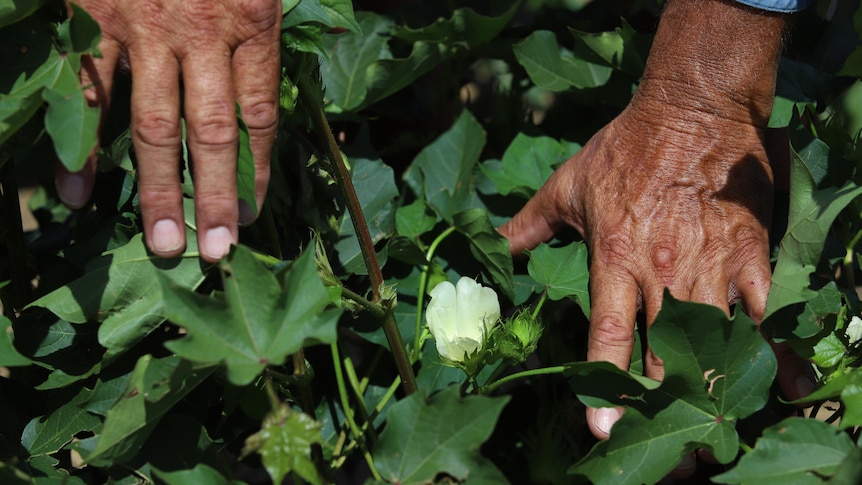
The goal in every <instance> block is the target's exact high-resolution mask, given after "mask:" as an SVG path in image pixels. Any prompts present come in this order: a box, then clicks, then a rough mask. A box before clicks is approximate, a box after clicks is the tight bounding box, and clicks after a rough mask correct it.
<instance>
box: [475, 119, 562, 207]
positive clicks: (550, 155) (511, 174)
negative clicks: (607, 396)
mask: <svg viewBox="0 0 862 485" xmlns="http://www.w3.org/2000/svg"><path fill="white" fill-rule="evenodd" d="M570 155H571V154H570V153H566V147H565V146H564V145H563V144H562V143H560V142H558V141H557V140H554V139H553V138H551V137H547V136H535V137H533V136H529V135H526V134H524V133H518V135H517V136H516V137H515V139H514V140H513V141H512V143H511V144H510V145H509V147H508V148H506V152H505V153H504V154H503V160H502V161H501V162H497V161H495V160H489V161H486V162H484V163H483V164H482V165H481V166H480V167H481V168H482V171H483V172H484V173H485V175H487V176H488V178H489V179H491V181H492V182H494V185H495V186H496V187H497V191H499V193H500V194H502V195H508V194H512V193H513V194H515V195H517V196H519V197H523V198H525V199H529V198H530V197H532V196H533V194H535V193H536V191H537V190H539V188H540V187H542V185H545V182H546V181H547V180H548V178H549V177H550V176H551V174H552V173H554V169H555V168H556V167H558V166H559V165H560V164H561V163H563V162H564V161H565V160H566V157H567V156H570Z"/></svg>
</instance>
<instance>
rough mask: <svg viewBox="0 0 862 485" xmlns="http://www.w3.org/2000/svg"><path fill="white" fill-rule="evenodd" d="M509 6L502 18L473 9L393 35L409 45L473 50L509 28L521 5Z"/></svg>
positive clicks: (459, 11)
mask: <svg viewBox="0 0 862 485" xmlns="http://www.w3.org/2000/svg"><path fill="white" fill-rule="evenodd" d="M501 3H502V2H501ZM508 4H509V6H508V7H507V8H506V10H505V11H503V12H502V13H501V14H500V15H498V16H488V15H481V14H478V13H476V11H475V10H473V9H472V8H459V9H457V10H455V11H454V12H452V16H451V17H449V18H440V19H437V20H436V21H435V22H434V23H432V24H431V25H428V26H425V27H422V28H418V29H414V28H409V27H402V28H399V29H396V30H395V31H394V32H393V35H394V36H395V37H397V38H399V39H402V40H405V41H407V42H428V43H432V44H433V43H447V44H454V45H457V46H461V47H463V48H467V49H472V48H475V47H478V46H480V45H482V44H486V43H488V42H490V41H491V40H492V39H493V38H494V37H495V36H497V34H499V33H500V31H502V30H503V28H504V27H506V25H507V24H508V23H509V20H511V19H512V17H513V16H514V14H515V12H517V9H518V7H519V6H520V2H517V1H511V0H509V1H508Z"/></svg>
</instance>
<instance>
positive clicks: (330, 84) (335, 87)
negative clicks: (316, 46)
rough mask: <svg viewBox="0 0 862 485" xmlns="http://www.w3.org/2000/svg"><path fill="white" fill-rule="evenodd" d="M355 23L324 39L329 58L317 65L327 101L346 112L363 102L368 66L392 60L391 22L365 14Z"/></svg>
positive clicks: (366, 92) (384, 18)
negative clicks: (352, 28)
mask: <svg viewBox="0 0 862 485" xmlns="http://www.w3.org/2000/svg"><path fill="white" fill-rule="evenodd" d="M303 3H304V2H303ZM300 5H302V3H300ZM356 20H357V22H358V29H357V30H356V31H354V32H350V33H344V34H341V35H338V36H332V37H329V36H327V37H324V39H323V42H324V46H325V48H326V51H327V52H328V53H329V59H322V60H321V64H320V75H321V77H323V83H324V84H325V85H326V97H327V99H329V100H330V101H332V102H333V103H334V104H335V105H337V106H338V107H340V108H341V109H344V110H347V111H349V110H352V109H355V108H358V107H359V106H360V105H361V104H362V102H363V101H365V97H366V96H367V94H368V80H367V74H366V73H367V71H368V69H369V68H370V67H371V65H372V64H373V63H374V62H376V61H377V60H378V59H388V58H391V57H392V54H391V53H390V52H389V48H388V47H387V46H386V43H387V41H388V37H389V34H390V32H391V30H392V26H393V23H392V21H391V20H389V19H387V18H386V17H382V16H380V15H376V14H373V13H369V12H359V13H358V14H357V16H356Z"/></svg>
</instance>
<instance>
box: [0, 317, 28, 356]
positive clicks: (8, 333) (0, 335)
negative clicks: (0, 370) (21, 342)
mask: <svg viewBox="0 0 862 485" xmlns="http://www.w3.org/2000/svg"><path fill="white" fill-rule="evenodd" d="M14 341H15V334H14V333H13V332H12V322H11V321H10V320H9V319H8V318H6V317H4V316H3V315H0V367H18V366H27V365H30V364H32V363H33V361H31V360H30V359H28V358H27V357H24V356H23V355H21V354H20V353H19V352H18V349H16V348H15V345H14Z"/></svg>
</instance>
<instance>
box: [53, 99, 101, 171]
mask: <svg viewBox="0 0 862 485" xmlns="http://www.w3.org/2000/svg"><path fill="white" fill-rule="evenodd" d="M42 97H43V98H44V99H45V101H46V102H47V103H48V110H47V111H46V112H45V130H46V131H47V132H48V134H49V135H51V139H52V140H53V141H54V149H55V150H56V152H57V156H58V157H59V158H60V161H61V162H63V165H64V166H65V167H66V168H67V169H69V170H70V171H72V172H77V171H79V170H81V169H82V168H84V164H85V163H86V162H87V158H88V157H89V156H90V153H92V151H93V149H94V148H95V147H96V144H97V143H98V141H99V140H98V137H97V136H96V130H97V129H98V127H99V108H98V107H90V106H89V105H88V104H87V100H86V99H84V92H83V91H75V92H72V93H63V92H58V91H55V90H53V89H46V90H44V91H43V92H42Z"/></svg>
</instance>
